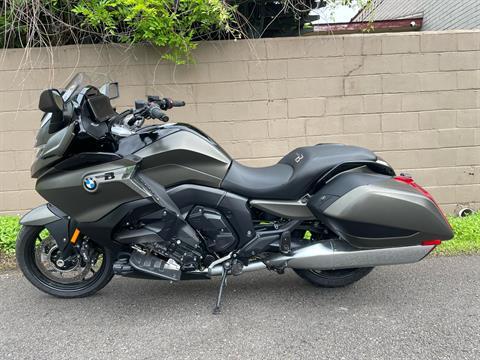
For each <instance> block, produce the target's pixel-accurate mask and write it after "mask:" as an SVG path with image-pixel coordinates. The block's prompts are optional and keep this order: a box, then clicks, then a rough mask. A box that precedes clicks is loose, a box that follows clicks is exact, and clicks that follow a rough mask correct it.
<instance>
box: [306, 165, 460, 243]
mask: <svg viewBox="0 0 480 360" xmlns="http://www.w3.org/2000/svg"><path fill="white" fill-rule="evenodd" d="M308 207H309V208H310V210H311V211H312V213H313V214H314V215H315V216H316V217H317V218H318V219H319V220H321V221H322V222H323V223H325V224H326V225H327V226H328V227H329V228H330V229H331V230H333V231H334V232H336V233H337V234H338V235H339V236H340V237H341V238H343V239H345V240H346V241H348V242H349V243H350V244H351V245H353V246H355V247H359V248H377V247H396V246H410V245H419V244H431V243H432V241H434V240H449V239H451V238H452V237H453V233H452V229H451V227H450V225H449V224H448V222H447V220H446V219H445V216H444V215H443V213H442V211H441V210H440V208H439V207H438V205H437V204H436V203H435V201H434V200H433V198H432V197H431V195H430V194H429V193H428V192H426V191H425V190H424V189H423V188H421V187H420V186H418V185H417V184H416V183H415V182H413V180H411V179H410V178H406V177H391V176H386V175H381V174H376V173H373V172H371V171H369V170H365V169H362V170H356V171H350V172H345V173H343V174H340V175H337V176H336V177H334V178H333V179H331V180H330V181H329V182H328V183H327V184H326V185H325V186H323V187H322V188H321V189H320V190H319V191H318V192H316V193H315V194H314V195H313V196H312V197H311V198H310V200H309V202H308Z"/></svg>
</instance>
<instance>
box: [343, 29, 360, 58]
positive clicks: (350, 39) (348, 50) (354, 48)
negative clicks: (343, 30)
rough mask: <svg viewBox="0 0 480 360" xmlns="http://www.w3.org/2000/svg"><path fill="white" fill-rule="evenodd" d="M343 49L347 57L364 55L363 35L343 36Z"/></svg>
mask: <svg viewBox="0 0 480 360" xmlns="http://www.w3.org/2000/svg"><path fill="white" fill-rule="evenodd" d="M343 48H344V54H345V55H349V56H351V55H362V48H363V35H362V34H349V35H344V36H343Z"/></svg>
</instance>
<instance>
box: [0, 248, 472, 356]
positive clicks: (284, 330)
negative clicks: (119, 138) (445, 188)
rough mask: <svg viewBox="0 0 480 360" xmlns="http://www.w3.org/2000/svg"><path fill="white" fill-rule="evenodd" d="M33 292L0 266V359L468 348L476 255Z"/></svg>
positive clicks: (119, 281)
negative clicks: (337, 273)
mask: <svg viewBox="0 0 480 360" xmlns="http://www.w3.org/2000/svg"><path fill="white" fill-rule="evenodd" d="M218 285H219V279H214V280H211V281H188V282H181V283H175V284H170V283H168V282H164V281H152V280H137V279H126V278H114V279H113V280H112V282H111V283H110V284H109V285H108V286H107V287H106V288H105V289H103V290H102V291H101V292H99V293H98V294H96V295H94V296H92V297H90V298H84V299H73V300H64V299H56V298H53V297H51V296H48V295H45V294H43V293H41V292H40V291H38V290H37V289H35V288H34V287H33V286H32V285H30V284H29V283H28V282H27V281H26V280H25V279H24V278H23V276H22V275H21V274H20V273H19V272H17V271H9V272H3V273H0V359H227V358H232V359H369V360H371V359H480V257H478V256H470V257H437V258H429V259H426V260H424V261H422V262H420V263H417V264H410V265H401V266H391V267H379V268H377V269H375V270H374V271H373V272H372V273H370V275H368V276H367V277H366V278H364V279H363V280H361V281H359V282H358V283H356V284H354V285H353V286H350V287H347V288H342V289H321V288H315V287H312V286H311V285H309V284H308V283H306V282H305V281H303V280H302V279H300V278H299V277H297V276H296V275H295V274H294V273H293V272H292V271H288V272H286V273H285V274H284V275H277V274H275V273H272V272H267V271H260V272H257V273H248V274H244V275H241V276H238V277H232V278H231V279H230V280H229V282H228V286H227V288H226V293H225V302H224V307H223V312H222V314H221V315H218V316H215V315H212V308H213V305H214V302H215V297H216V294H217V288H218Z"/></svg>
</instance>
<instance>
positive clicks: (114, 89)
mask: <svg viewBox="0 0 480 360" xmlns="http://www.w3.org/2000/svg"><path fill="white" fill-rule="evenodd" d="M100 92H101V93H102V94H103V95H105V96H108V98H109V99H110V100H113V99H116V98H118V97H119V96H120V91H119V88H118V82H111V83H106V84H103V85H102V87H101V88H100Z"/></svg>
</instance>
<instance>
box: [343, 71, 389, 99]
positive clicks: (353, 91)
mask: <svg viewBox="0 0 480 360" xmlns="http://www.w3.org/2000/svg"><path fill="white" fill-rule="evenodd" d="M381 92H382V77H381V76H380V75H367V76H350V77H347V78H345V95H364V94H378V93H381Z"/></svg>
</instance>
